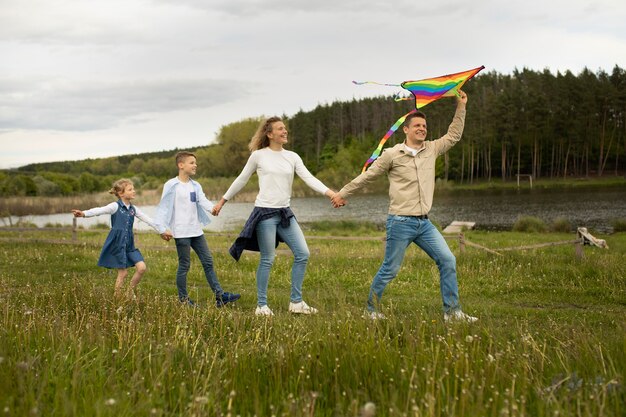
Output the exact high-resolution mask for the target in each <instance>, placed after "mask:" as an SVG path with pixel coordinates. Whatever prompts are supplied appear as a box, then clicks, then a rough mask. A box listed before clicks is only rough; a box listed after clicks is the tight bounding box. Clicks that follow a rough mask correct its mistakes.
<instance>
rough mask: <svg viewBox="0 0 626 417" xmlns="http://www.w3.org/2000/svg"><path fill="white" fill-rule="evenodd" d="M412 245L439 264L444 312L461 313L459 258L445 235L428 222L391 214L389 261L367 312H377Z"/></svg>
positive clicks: (377, 280) (376, 279)
mask: <svg viewBox="0 0 626 417" xmlns="http://www.w3.org/2000/svg"><path fill="white" fill-rule="evenodd" d="M411 242H413V243H415V244H416V245H417V246H419V247H420V248H422V249H423V250H424V252H426V253H427V254H428V256H430V257H431V258H432V259H433V260H434V261H435V262H436V263H437V267H438V268H439V287H440V289H441V298H442V299H443V310H444V312H446V313H450V312H453V311H456V310H460V309H461V306H460V304H459V289H458V284H457V280H456V258H455V257H454V254H452V252H451V251H450V248H449V247H448V244H447V243H446V241H445V239H444V238H443V236H442V235H441V233H439V231H438V230H437V228H436V227H435V226H434V225H433V224H432V223H431V222H430V220H428V219H420V218H417V217H414V216H396V215H391V214H390V215H389V216H388V217H387V244H386V246H385V259H384V261H383V264H382V265H381V267H380V269H379V270H378V272H377V273H376V276H375V277H374V280H373V281H372V286H371V287H370V293H369V298H368V300H367V309H368V310H369V311H376V307H377V306H378V303H380V299H381V298H382V296H383V291H384V290H385V287H386V286H387V284H388V283H389V282H390V281H391V280H392V279H394V278H395V277H396V275H397V274H398V271H399V270H400V266H401V265H402V260H403V259H404V254H405V252H406V249H407V247H408V246H409V245H410V244H411Z"/></svg>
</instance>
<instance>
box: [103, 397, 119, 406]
mask: <svg viewBox="0 0 626 417" xmlns="http://www.w3.org/2000/svg"><path fill="white" fill-rule="evenodd" d="M104 403H105V404H106V405H115V404H116V403H117V401H115V398H109V399H108V400H106V401H105V402H104Z"/></svg>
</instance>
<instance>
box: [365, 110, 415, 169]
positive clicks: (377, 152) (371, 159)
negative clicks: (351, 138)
mask: <svg viewBox="0 0 626 417" xmlns="http://www.w3.org/2000/svg"><path fill="white" fill-rule="evenodd" d="M415 112H417V109H413V110H411V111H410V112H408V113H407V114H405V115H404V116H402V117H400V118H399V119H398V120H396V122H395V123H394V124H393V125H392V126H391V127H390V128H389V130H388V131H387V133H386V134H385V136H383V138H382V139H381V140H380V142H379V143H378V147H377V148H376V149H375V150H374V152H373V153H372V156H370V157H369V159H368V160H367V161H366V162H365V165H363V169H362V170H361V173H363V172H365V170H366V169H367V167H368V165H369V164H371V163H372V162H374V161H375V160H376V159H377V158H378V157H379V156H380V153H381V151H382V149H383V146H384V145H385V142H387V139H389V138H390V137H391V135H393V134H394V133H395V132H396V130H398V128H399V127H400V125H401V124H402V123H404V120H405V119H406V118H407V117H408V116H409V114H411V113H415Z"/></svg>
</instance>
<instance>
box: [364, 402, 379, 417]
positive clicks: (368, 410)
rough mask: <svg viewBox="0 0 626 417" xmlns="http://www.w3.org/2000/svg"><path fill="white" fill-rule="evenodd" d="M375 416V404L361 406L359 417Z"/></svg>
mask: <svg viewBox="0 0 626 417" xmlns="http://www.w3.org/2000/svg"><path fill="white" fill-rule="evenodd" d="M375 415H376V404H374V403H373V402H368V403H365V405H364V406H363V412H362V413H361V416H363V417H374V416H375Z"/></svg>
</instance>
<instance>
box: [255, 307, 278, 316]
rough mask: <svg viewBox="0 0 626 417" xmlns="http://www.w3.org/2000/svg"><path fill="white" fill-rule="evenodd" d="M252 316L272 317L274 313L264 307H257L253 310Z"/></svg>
mask: <svg viewBox="0 0 626 417" xmlns="http://www.w3.org/2000/svg"><path fill="white" fill-rule="evenodd" d="M254 314H255V315H257V316H273V315H274V313H272V310H270V308H269V307H268V306H267V304H266V305H264V306H260V307H259V306H257V308H256V310H254Z"/></svg>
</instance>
